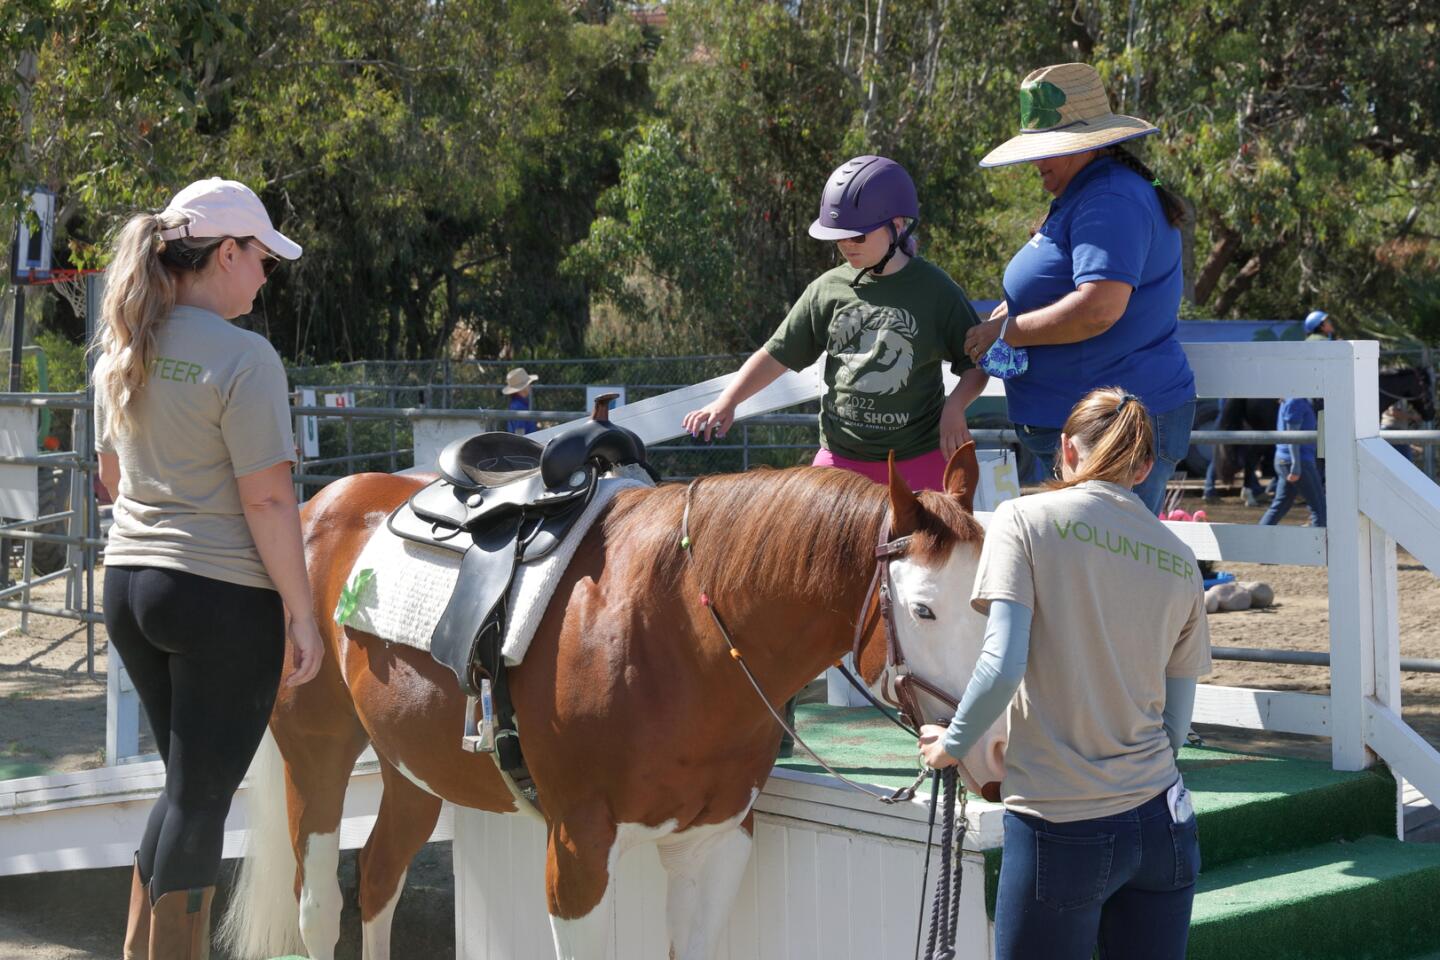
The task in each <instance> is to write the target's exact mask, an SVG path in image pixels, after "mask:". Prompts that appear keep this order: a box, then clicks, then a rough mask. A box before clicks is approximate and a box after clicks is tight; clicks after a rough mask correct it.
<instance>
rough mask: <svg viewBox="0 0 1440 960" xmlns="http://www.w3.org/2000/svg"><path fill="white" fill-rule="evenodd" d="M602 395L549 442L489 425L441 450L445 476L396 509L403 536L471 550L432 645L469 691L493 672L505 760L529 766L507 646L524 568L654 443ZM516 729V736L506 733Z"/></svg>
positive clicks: (499, 745) (395, 523) (396, 529)
mask: <svg viewBox="0 0 1440 960" xmlns="http://www.w3.org/2000/svg"><path fill="white" fill-rule="evenodd" d="M613 399H614V396H613V395H609V396H605V397H601V398H599V399H598V400H597V401H596V404H595V410H594V411H593V413H592V415H591V419H589V420H585V421H580V422H578V423H575V424H573V425H571V426H569V427H568V428H567V429H565V430H564V431H563V432H562V433H560V434H559V435H558V436H556V437H554V438H553V439H552V440H551V441H550V442H549V443H547V444H543V445H542V444H539V443H536V442H535V441H534V440H531V439H529V438H527V437H523V436H519V435H516V434H510V433H481V434H476V435H475V436H472V437H467V438H465V439H463V440H457V441H455V442H454V443H451V444H450V445H449V446H447V447H446V448H445V449H444V450H443V451H441V453H440V457H439V460H438V462H437V466H438V468H439V471H440V476H439V478H437V479H436V480H434V481H433V482H431V483H429V484H426V485H425V486H424V487H422V488H421V489H420V490H418V491H417V492H416V493H415V494H414V495H412V496H411V497H410V499H409V500H407V501H406V502H405V503H403V504H401V505H400V506H399V507H397V508H395V510H394V511H393V512H391V514H390V517H389V519H388V520H387V525H388V526H389V528H390V531H391V532H392V533H394V534H395V535H396V536H399V537H402V538H404V539H406V540H412V541H415V542H416V543H422V544H426V545H429V546H434V547H439V548H441V549H444V550H450V551H453V552H455V553H459V554H462V555H463V559H462V560H461V561H460V575H459V578H458V579H457V580H456V583H455V591H454V593H453V594H451V596H450V601H449V603H448V604H447V605H446V607H445V611H444V613H443V614H442V615H441V617H440V621H439V623H438V624H437V625H436V627H435V631H434V633H432V634H431V638H430V652H431V654H432V655H433V656H434V657H435V659H436V660H438V661H439V662H440V663H442V664H444V665H445V666H446V667H448V668H449V669H450V671H451V672H453V673H454V674H455V677H456V679H457V680H459V682H460V688H461V690H463V691H464V692H465V694H466V696H468V697H477V696H478V695H479V692H480V682H481V680H482V679H488V680H489V681H490V687H491V696H492V699H493V702H494V708H495V716H496V721H497V725H498V726H499V728H500V734H499V735H498V736H497V738H496V750H497V752H498V753H499V755H500V761H501V767H502V768H503V769H506V770H511V769H515V768H518V767H520V766H521V765H522V764H523V760H522V759H521V757H520V752H519V742H518V739H517V738H516V737H515V736H514V725H513V710H512V709H511V707H510V702H509V697H508V694H507V692H506V684H505V670H504V663H503V658H502V656H501V652H500V646H501V643H502V641H503V640H504V636H505V625H506V621H507V619H508V617H507V614H508V610H507V609H506V601H507V598H508V596H509V593H510V585H511V583H512V582H513V580H514V578H515V571H516V570H517V569H518V568H519V566H520V565H521V564H525V563H533V562H535V561H537V560H539V559H541V558H543V557H545V556H547V555H548V554H549V553H551V552H552V551H553V550H554V549H555V547H556V546H558V545H559V544H560V542H561V541H562V540H563V539H564V538H565V536H566V534H567V533H568V532H569V531H570V528H571V527H572V526H573V525H574V523H575V521H576V520H577V519H579V517H580V515H581V514H582V513H583V512H584V510H585V507H586V506H587V505H588V504H589V503H590V501H591V500H592V499H593V497H594V495H595V489H596V487H597V485H598V483H599V480H600V477H601V476H602V475H603V474H605V473H606V472H608V471H609V470H611V469H612V468H614V467H620V466H625V465H628V464H639V465H641V466H643V467H644V468H645V469H646V470H647V471H648V472H649V473H650V475H651V476H652V477H654V476H655V474H654V471H653V470H651V469H650V467H649V465H648V464H647V463H646V462H645V443H644V441H642V440H641V439H640V438H639V437H638V436H636V435H635V434H634V433H633V432H631V431H630V430H627V429H625V428H624V427H622V426H619V425H617V424H614V423H611V422H610V419H609V413H608V408H609V402H610V401H611V400H613ZM507 734H508V736H507Z"/></svg>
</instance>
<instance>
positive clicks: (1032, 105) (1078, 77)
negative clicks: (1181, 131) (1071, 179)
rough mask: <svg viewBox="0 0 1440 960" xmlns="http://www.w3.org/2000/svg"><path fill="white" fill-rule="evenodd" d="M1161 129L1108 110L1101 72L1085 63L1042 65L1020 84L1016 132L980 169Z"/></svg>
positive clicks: (1067, 152)
mask: <svg viewBox="0 0 1440 960" xmlns="http://www.w3.org/2000/svg"><path fill="white" fill-rule="evenodd" d="M1159 132H1160V131H1159V130H1158V129H1157V128H1156V127H1154V126H1152V125H1150V124H1148V123H1146V122H1145V121H1144V120H1141V119H1139V118H1138V117H1126V116H1123V115H1121V114H1118V113H1115V112H1114V111H1112V110H1111V109H1110V98H1109V97H1108V96H1107V95H1106V94H1105V86H1104V84H1102V83H1101V82H1100V74H1098V73H1096V72H1095V68H1094V67H1092V66H1090V65H1089V64H1088V63H1061V64H1057V65H1055V66H1050V67H1041V68H1040V69H1039V70H1036V71H1034V72H1033V73H1031V74H1030V75H1029V76H1028V77H1026V78H1025V79H1024V80H1023V81H1022V82H1021V84H1020V133H1019V135H1018V136H1015V137H1011V138H1010V139H1009V140H1006V141H1005V142H1004V143H1002V144H1000V146H998V147H996V148H995V149H994V150H991V151H990V152H989V153H988V154H986V155H985V159H984V160H981V161H980V166H982V167H1003V166H1007V165H1009V164H1012V163H1025V162H1026V161H1029V160H1043V159H1045V158H1046V157H1065V156H1069V155H1070V154H1074V153H1084V152H1085V151H1086V150H1098V149H1100V148H1101V147H1108V146H1110V145H1112V144H1116V143H1122V142H1124V141H1126V140H1134V139H1135V138H1136V137H1147V136H1149V135H1150V134H1152V133H1159Z"/></svg>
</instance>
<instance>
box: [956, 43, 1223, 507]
mask: <svg viewBox="0 0 1440 960" xmlns="http://www.w3.org/2000/svg"><path fill="white" fill-rule="evenodd" d="M1020 127H1021V132H1020V134H1019V135H1018V136H1016V137H1014V138H1012V139H1011V140H1008V141H1006V142H1005V143H1003V144H1001V145H1000V146H999V147H996V148H995V149H994V150H992V151H990V153H989V155H987V156H986V157H985V158H984V159H983V160H981V161H980V165H981V166H982V167H1001V166H1006V165H1009V164H1015V163H1031V164H1033V165H1034V166H1035V168H1036V170H1037V171H1038V172H1039V174H1040V182H1041V184H1042V185H1043V187H1044V188H1045V191H1046V192H1047V193H1049V194H1050V195H1051V196H1053V197H1054V198H1055V199H1054V200H1053V201H1052V202H1051V204H1050V209H1049V212H1048V213H1047V215H1046V217H1045V220H1044V222H1043V223H1042V224H1041V226H1040V227H1039V229H1038V230H1036V231H1035V234H1034V236H1032V237H1031V238H1030V240H1029V242H1027V243H1026V244H1025V245H1024V246H1023V247H1021V248H1020V251H1019V252H1018V253H1016V254H1015V256H1014V257H1013V258H1011V260H1010V264H1009V266H1008V267H1006V269H1005V279H1004V288H1005V289H1004V292H1005V299H1004V301H1003V302H1002V303H1001V304H1000V306H998V307H997V308H996V309H995V312H994V313H993V314H991V317H990V319H989V320H988V321H987V322H985V323H983V324H981V325H980V326H978V327H976V328H975V329H974V330H971V331H970V333H969V334H968V335H967V336H966V340H965V346H966V349H967V350H968V351H969V353H970V356H971V357H972V358H979V357H981V356H982V355H984V354H985V353H986V352H987V351H989V350H990V349H991V348H992V346H993V345H994V343H995V341H996V340H997V339H1003V340H1005V341H1008V342H1009V343H1010V345H1011V346H1012V347H1017V348H1024V349H1025V350H1026V352H1027V353H1028V369H1026V371H1025V372H1024V373H1023V374H1021V375H1020V376H1018V377H1015V378H1013V379H1011V380H1009V381H1008V382H1007V384H1006V388H1005V395H1006V400H1007V401H1008V403H1009V412H1010V419H1011V420H1012V421H1014V423H1015V424H1016V426H1017V432H1018V433H1019V435H1020V440H1021V442H1022V443H1023V444H1024V445H1025V447H1026V448H1027V449H1029V450H1030V452H1031V453H1033V454H1035V455H1036V456H1037V457H1038V458H1039V459H1040V460H1041V461H1042V462H1043V463H1044V464H1045V465H1046V466H1048V465H1049V463H1050V461H1051V460H1052V459H1053V457H1054V453H1055V450H1056V445H1057V444H1058V443H1059V439H1060V426H1061V424H1063V423H1064V422H1065V418H1066V416H1068V414H1069V411H1070V408H1071V407H1073V406H1074V405H1075V403H1076V402H1077V401H1078V400H1079V399H1080V398H1081V397H1083V396H1084V395H1085V394H1087V393H1088V392H1090V391H1091V390H1092V389H1094V388H1096V387H1098V386H1101V385H1104V384H1113V385H1116V386H1119V387H1123V388H1124V389H1125V390H1127V391H1129V392H1130V393H1133V394H1136V395H1137V396H1139V397H1140V398H1141V399H1142V400H1143V401H1144V402H1145V406H1146V408H1147V409H1148V410H1150V411H1151V416H1152V427H1153V429H1154V431H1155V443H1156V450H1155V453H1156V458H1155V467H1154V469H1153V470H1151V471H1150V472H1149V475H1148V476H1147V478H1146V479H1145V480H1144V481H1143V482H1142V483H1141V484H1140V485H1139V486H1138V487H1137V488H1136V491H1135V492H1136V493H1137V494H1138V495H1139V497H1140V499H1141V501H1142V502H1144V504H1145V505H1146V506H1147V507H1149V508H1150V510H1151V512H1155V511H1158V510H1159V509H1160V505H1161V503H1162V501H1163V500H1164V496H1165V484H1166V483H1167V482H1168V481H1169V480H1170V477H1171V475H1172V474H1173V473H1174V471H1175V464H1176V463H1177V462H1179V461H1180V460H1182V459H1184V457H1185V454H1186V453H1187V451H1188V450H1189V446H1190V429H1191V427H1192V425H1193V422H1194V419H1195V378H1194V376H1193V374H1192V373H1191V371H1190V365H1189V363H1188V362H1187V361H1186V359H1185V351H1184V350H1183V349H1181V346H1180V342H1179V340H1177V339H1176V330H1177V321H1178V316H1179V307H1180V296H1181V292H1182V290H1183V287H1184V275H1183V272H1182V270H1181V264H1180V231H1179V229H1178V225H1179V224H1180V223H1181V221H1182V220H1183V219H1184V218H1185V207H1184V204H1183V203H1182V202H1181V200H1180V198H1179V197H1177V196H1176V195H1175V194H1174V193H1173V192H1171V191H1170V190H1168V189H1166V187H1165V186H1164V185H1163V184H1162V183H1161V182H1160V180H1159V179H1158V178H1156V176H1155V175H1154V174H1153V173H1151V171H1150V170H1149V169H1148V168H1147V167H1146V166H1145V164H1143V163H1141V162H1140V161H1139V160H1138V159H1137V158H1136V157H1135V156H1134V155H1133V154H1131V153H1129V152H1128V151H1127V150H1125V148H1124V147H1122V146H1121V144H1122V143H1124V142H1125V141H1127V140H1134V139H1136V138H1138V137H1144V136H1148V135H1150V134H1153V133H1157V132H1159V131H1157V130H1156V128H1155V127H1153V126H1151V125H1150V124H1148V123H1146V122H1145V121H1143V120H1138V119H1136V118H1134V117H1126V116H1119V115H1117V114H1115V113H1113V112H1112V111H1111V110H1110V102H1109V98H1108V97H1107V96H1106V94H1105V88H1104V87H1103V86H1102V85H1101V83H1100V76H1099V74H1098V73H1096V72H1095V69H1094V68H1093V67H1091V66H1089V65H1087V64H1083V63H1064V64H1060V65H1058V66H1050V67H1044V68H1042V69H1040V70H1036V71H1034V72H1033V73H1031V74H1030V75H1029V76H1027V77H1026V78H1025V80H1024V82H1023V83H1022V84H1021V85H1020ZM1002 331H1003V337H1002Z"/></svg>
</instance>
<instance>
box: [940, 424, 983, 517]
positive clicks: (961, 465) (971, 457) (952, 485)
mask: <svg viewBox="0 0 1440 960" xmlns="http://www.w3.org/2000/svg"><path fill="white" fill-rule="evenodd" d="M979 485H980V461H979V460H977V459H976V458H975V441H974V440H966V441H965V443H964V445H963V446H961V447H960V449H958V450H956V451H955V452H954V453H952V454H950V460H949V462H948V463H946V464H945V481H944V486H945V492H946V493H953V494H954V495H955V496H957V497H959V498H960V505H961V506H963V507H964V508H965V511H966V512H967V513H973V512H974V508H975V489H976V487H978V486H979Z"/></svg>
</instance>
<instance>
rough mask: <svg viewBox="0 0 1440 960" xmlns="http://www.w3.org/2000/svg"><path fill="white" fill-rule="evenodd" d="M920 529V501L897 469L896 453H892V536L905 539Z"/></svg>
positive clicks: (892, 451)
mask: <svg viewBox="0 0 1440 960" xmlns="http://www.w3.org/2000/svg"><path fill="white" fill-rule="evenodd" d="M919 527H920V501H919V500H917V499H916V498H915V494H913V493H911V492H910V488H909V487H908V486H906V484H905V478H904V477H902V476H900V471H899V470H896V469H895V451H894V450H891V451H890V536H892V537H904V536H909V535H910V534H912V533H914V532H915V531H916V530H917V529H919Z"/></svg>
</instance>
